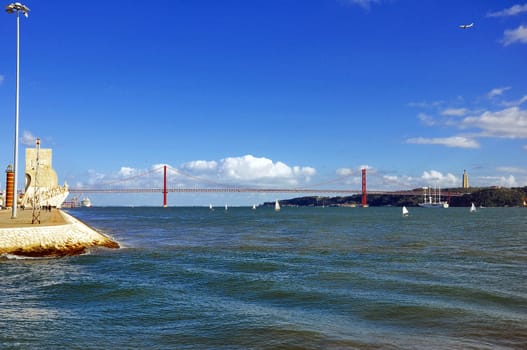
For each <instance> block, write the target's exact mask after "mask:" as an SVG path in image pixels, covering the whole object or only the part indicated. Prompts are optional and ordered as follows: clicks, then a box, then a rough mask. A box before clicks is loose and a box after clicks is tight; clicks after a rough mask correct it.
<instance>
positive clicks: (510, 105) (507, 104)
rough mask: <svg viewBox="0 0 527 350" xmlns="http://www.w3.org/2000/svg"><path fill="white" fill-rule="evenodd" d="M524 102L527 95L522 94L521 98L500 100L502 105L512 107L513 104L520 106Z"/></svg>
mask: <svg viewBox="0 0 527 350" xmlns="http://www.w3.org/2000/svg"><path fill="white" fill-rule="evenodd" d="M525 102H527V95H525V96H523V97H522V98H520V99H519V100H516V101H506V102H502V103H501V104H502V105H503V106H506V107H514V106H521V105H522V104H524V103H525Z"/></svg>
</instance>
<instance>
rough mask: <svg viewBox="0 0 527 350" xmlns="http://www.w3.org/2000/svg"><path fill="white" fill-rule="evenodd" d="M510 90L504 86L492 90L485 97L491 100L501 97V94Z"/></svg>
mask: <svg viewBox="0 0 527 350" xmlns="http://www.w3.org/2000/svg"><path fill="white" fill-rule="evenodd" d="M510 89H511V87H510V86H505V87H501V88H495V89H492V90H490V91H489V93H488V94H487V97H488V98H493V97H496V96H501V95H503V93H504V92H505V91H507V90H510Z"/></svg>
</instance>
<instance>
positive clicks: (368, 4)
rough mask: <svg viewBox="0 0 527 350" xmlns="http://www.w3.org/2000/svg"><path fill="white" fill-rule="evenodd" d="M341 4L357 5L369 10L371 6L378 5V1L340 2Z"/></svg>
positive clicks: (350, 0) (342, 0) (351, 0)
mask: <svg viewBox="0 0 527 350" xmlns="http://www.w3.org/2000/svg"><path fill="white" fill-rule="evenodd" d="M341 2H344V3H349V4H354V5H359V6H360V7H363V8H365V9H369V8H370V7H371V5H372V4H375V3H379V2H380V0H341Z"/></svg>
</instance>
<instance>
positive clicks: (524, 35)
mask: <svg viewBox="0 0 527 350" xmlns="http://www.w3.org/2000/svg"><path fill="white" fill-rule="evenodd" d="M501 42H502V43H503V45H504V46H509V45H511V44H514V43H522V44H527V27H526V26H524V25H521V26H519V27H518V28H516V29H511V30H506V31H505V32H504V33H503V39H502V41H501Z"/></svg>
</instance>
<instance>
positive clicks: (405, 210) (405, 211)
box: [403, 205, 408, 216]
mask: <svg viewBox="0 0 527 350" xmlns="http://www.w3.org/2000/svg"><path fill="white" fill-rule="evenodd" d="M403 216H408V209H406V207H405V206H404V205H403Z"/></svg>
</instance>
